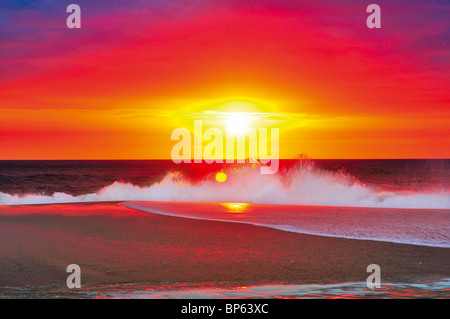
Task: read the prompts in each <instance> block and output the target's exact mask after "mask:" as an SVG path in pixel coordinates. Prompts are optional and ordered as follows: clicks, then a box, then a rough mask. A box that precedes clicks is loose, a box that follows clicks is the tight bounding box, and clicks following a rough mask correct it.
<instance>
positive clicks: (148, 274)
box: [0, 202, 450, 287]
mask: <svg viewBox="0 0 450 319" xmlns="http://www.w3.org/2000/svg"><path fill="white" fill-rule="evenodd" d="M186 205H187V204H186ZM190 205H195V204H190ZM299 209H301V207H299ZM0 245H1V258H0V286H1V287H26V286H28V287H30V286H31V287H37V286H49V285H53V286H55V287H64V286H65V283H66V278H67V276H68V274H67V273H66V267H67V266H68V265H69V264H78V265H80V267H81V271H82V284H83V285H84V286H95V285H109V284H123V283H143V282H145V283H154V284H160V285H161V284H162V285H164V284H169V283H219V282H220V283H223V282H229V283H230V284H236V285H242V284H261V283H274V282H285V283H300V284H306V283H322V284H326V283H339V282H352V281H365V280H366V278H367V276H368V274H367V273H366V267H367V265H369V264H372V263H376V264H378V265H380V267H381V269H382V279H383V280H384V281H388V282H411V281H417V280H418V279H421V280H426V279H433V278H446V277H447V278H448V277H449V276H450V269H449V267H448V265H449V262H450V251H449V249H447V248H435V247H421V246H415V245H406V244H393V243H383V242H374V241H366V240H352V239H341V238H329V237H321V236H313V235H303V234H296V233H289V232H284V231H278V230H274V229H269V228H265V227H258V226H252V225H244V224H238V223H226V222H214V221H203V220H192V219H186V218H179V217H168V216H161V215H154V214H149V213H145V212H140V211H137V210H134V209H131V208H127V207H125V206H124V205H122V204H121V203H118V202H115V203H93V204H73V205H72V204H59V205H33V206H2V207H1V208H0Z"/></svg>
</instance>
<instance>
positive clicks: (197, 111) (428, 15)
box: [0, 0, 450, 159]
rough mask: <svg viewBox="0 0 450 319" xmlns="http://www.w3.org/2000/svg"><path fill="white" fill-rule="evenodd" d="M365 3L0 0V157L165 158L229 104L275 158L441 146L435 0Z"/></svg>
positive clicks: (443, 75)
mask: <svg viewBox="0 0 450 319" xmlns="http://www.w3.org/2000/svg"><path fill="white" fill-rule="evenodd" d="M70 3H76V4H78V5H79V6H80V8H81V28H80V29H69V28H67V26H66V19H67V17H68V16H69V13H67V12H66V8H67V6H68V5H69V4H70ZM370 3H372V2H367V3H366V2H364V1H361V0H344V1H328V0H319V1H301V0H295V1H288V0H278V1H269V0H258V1H256V0H246V1H238V0H221V1H219V0H190V1H184V0H183V1H182V0H164V1H142V0H126V1H106V0H99V1H89V0H73V2H66V1H51V0H37V1H4V0H0V159H169V158H170V156H171V149H172V147H173V145H174V144H175V143H176V142H174V141H172V140H171V133H172V131H173V130H174V129H176V128H177V127H187V128H189V129H191V128H192V125H193V123H192V122H193V119H204V120H205V123H208V121H209V123H210V124H209V125H210V126H212V125H217V126H219V127H220V126H221V125H225V126H226V124H225V121H224V120H223V118H224V117H226V114H227V112H231V111H233V112H244V113H247V114H249V115H250V116H251V117H252V118H253V119H254V120H252V123H251V124H250V126H253V127H255V128H257V127H263V126H267V127H279V129H280V141H279V147H280V157H281V158H296V157H298V156H299V155H300V154H307V155H308V156H309V157H311V158H332V159H333V158H450V147H449V145H450V125H449V124H450V107H449V106H450V85H449V84H450V81H449V74H450V72H449V69H450V67H449V62H450V56H449V54H450V50H449V48H448V41H449V39H450V31H449V30H450V5H449V4H448V2H446V1H411V0H407V1H406V0H402V1H377V2H376V3H377V4H378V5H379V6H380V8H381V28H380V29H369V28H368V27H367V26H366V19H367V17H368V15H369V13H366V7H367V6H368V5H369V4H370ZM224 114H225V115H224ZM221 123H222V124H221Z"/></svg>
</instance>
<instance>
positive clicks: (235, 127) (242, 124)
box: [226, 113, 250, 134]
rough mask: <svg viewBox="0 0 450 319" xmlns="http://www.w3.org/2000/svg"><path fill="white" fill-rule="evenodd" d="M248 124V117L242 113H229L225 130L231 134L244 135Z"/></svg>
mask: <svg viewBox="0 0 450 319" xmlns="http://www.w3.org/2000/svg"><path fill="white" fill-rule="evenodd" d="M249 124H250V117H249V116H248V115H245V114H243V113H230V115H228V117H227V119H226V126H227V130H229V131H230V133H233V134H242V133H244V132H245V131H246V130H247V129H248V127H249Z"/></svg>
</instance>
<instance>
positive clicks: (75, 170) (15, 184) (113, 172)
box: [0, 159, 450, 195]
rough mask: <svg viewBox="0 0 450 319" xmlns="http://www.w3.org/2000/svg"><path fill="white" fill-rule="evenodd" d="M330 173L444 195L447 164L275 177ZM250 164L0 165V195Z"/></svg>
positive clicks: (312, 165)
mask: <svg viewBox="0 0 450 319" xmlns="http://www.w3.org/2000/svg"><path fill="white" fill-rule="evenodd" d="M299 165H300V166H302V167H303V168H305V167H307V168H308V169H313V170H314V171H320V172H331V173H333V174H336V175H339V176H341V177H342V179H343V180H350V181H351V182H352V183H357V184H360V185H365V186H369V187H371V188H374V189H376V190H378V191H397V192H409V191H411V192H424V193H433V192H440V191H448V190H449V188H450V160H447V159H445V160H301V161H298V160H281V162H280V169H279V171H278V173H277V174H278V175H282V176H287V175H289V174H290V173H291V171H292V170H293V169H294V168H298V166H299ZM244 167H249V164H205V163H203V164H194V163H192V164H178V165H177V164H174V163H173V162H172V161H170V160H93V161H80V160H74V161H0V192H1V193H5V194H14V195H26V194H40V195H52V194H53V193H55V192H60V193H66V194H70V195H83V194H89V193H95V192H97V191H99V190H100V189H102V188H103V187H106V186H108V185H111V184H113V183H114V182H121V183H131V184H134V185H137V186H141V187H145V186H150V185H152V184H154V183H156V182H160V181H162V180H163V179H164V178H165V177H166V176H167V174H168V173H169V172H179V173H181V174H182V175H183V178H185V179H186V180H188V181H190V182H192V183H198V182H201V181H203V180H206V179H209V178H211V176H212V175H214V173H215V172H217V171H220V170H224V171H227V170H238V169H240V168H244Z"/></svg>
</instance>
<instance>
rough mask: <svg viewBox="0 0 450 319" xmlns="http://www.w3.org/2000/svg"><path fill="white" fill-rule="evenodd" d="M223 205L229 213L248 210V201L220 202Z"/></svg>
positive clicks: (240, 212)
mask: <svg viewBox="0 0 450 319" xmlns="http://www.w3.org/2000/svg"><path fill="white" fill-rule="evenodd" d="M220 205H221V206H223V207H225V208H226V209H227V210H228V212H229V213H233V214H242V213H244V212H245V211H246V209H247V207H248V204H247V203H220Z"/></svg>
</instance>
